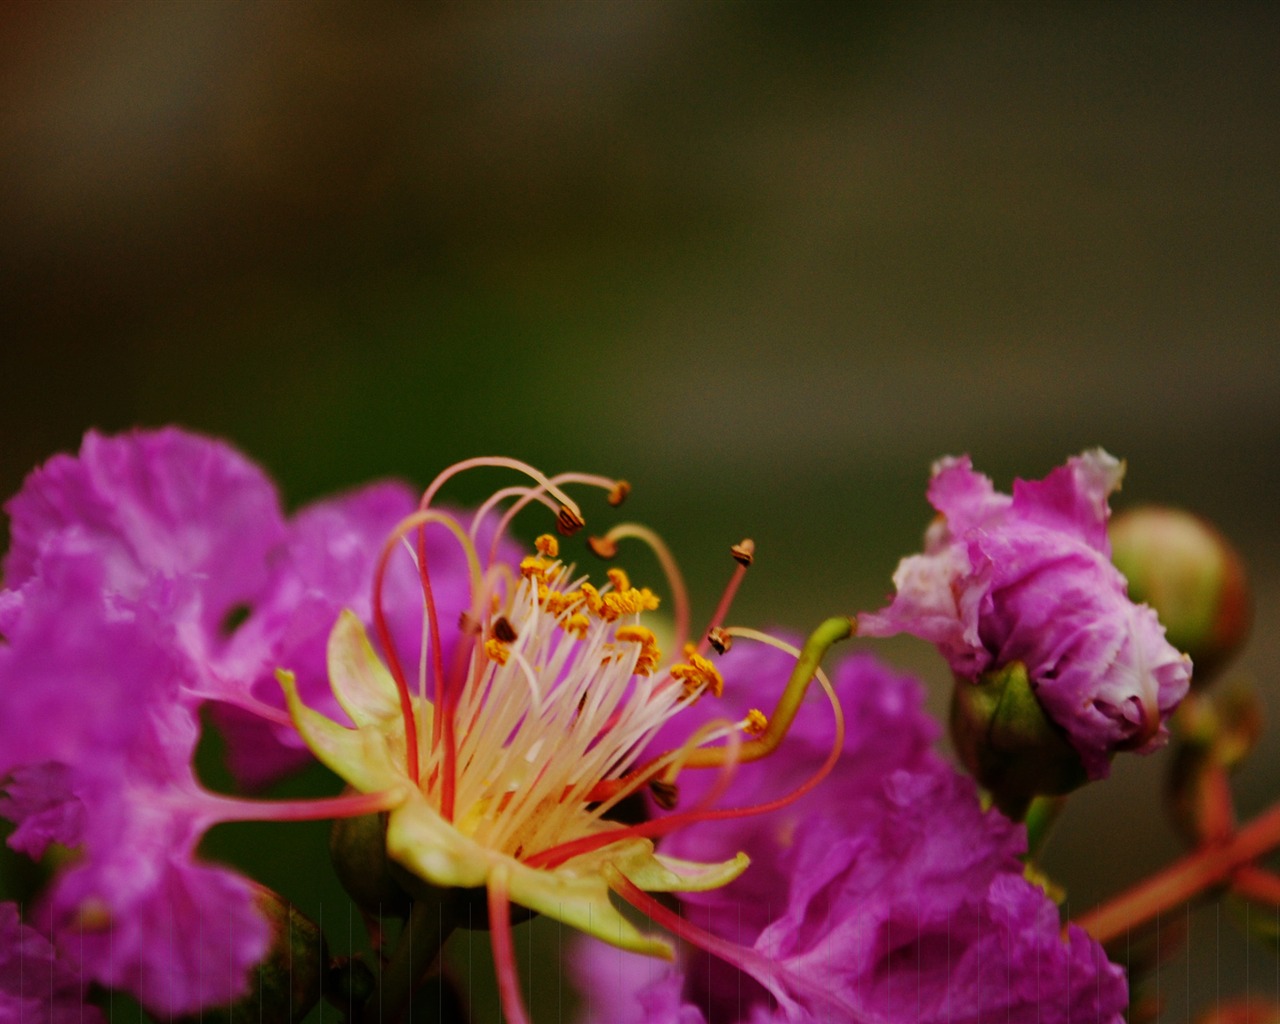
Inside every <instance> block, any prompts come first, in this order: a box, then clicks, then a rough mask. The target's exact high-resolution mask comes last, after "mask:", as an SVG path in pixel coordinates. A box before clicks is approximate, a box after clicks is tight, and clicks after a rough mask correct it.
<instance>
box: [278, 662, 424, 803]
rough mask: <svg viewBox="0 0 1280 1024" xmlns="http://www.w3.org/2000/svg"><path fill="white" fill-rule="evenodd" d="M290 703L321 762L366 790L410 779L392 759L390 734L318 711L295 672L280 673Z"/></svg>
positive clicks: (296, 722)
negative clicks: (302, 690) (345, 723)
mask: <svg viewBox="0 0 1280 1024" xmlns="http://www.w3.org/2000/svg"><path fill="white" fill-rule="evenodd" d="M276 679H277V680H279V682H280V686H281V688H282V689H283V690H284V695H285V700H286V701H287V702H288V705H289V717H290V718H292V719H293V724H294V726H295V727H296V728H297V730H298V733H299V735H301V736H302V739H303V741H304V742H305V743H306V744H307V747H308V748H309V749H310V750H311V753H313V754H315V756H316V758H317V759H318V760H319V761H320V763H321V764H323V765H325V767H327V768H329V769H330V770H332V771H333V772H335V773H336V774H337V775H339V776H340V777H341V778H342V779H343V780H345V781H346V782H348V783H350V784H351V785H352V786H354V787H355V788H356V789H358V790H360V792H362V793H373V792H376V791H378V790H380V789H390V788H392V787H393V786H396V785H403V784H405V783H406V782H407V778H406V776H405V773H404V770H403V769H402V768H401V767H400V766H399V765H398V764H396V763H395V762H393V761H392V759H391V756H390V750H389V748H388V745H387V740H386V737H385V736H383V734H382V733H380V732H379V731H378V730H376V729H374V728H366V729H348V728H346V727H345V726H341V725H339V724H338V723H337V722H333V721H331V720H329V719H328V718H325V716H324V715H322V714H320V713H319V712H317V711H312V710H311V709H310V708H309V707H307V706H306V705H305V704H303V703H302V698H301V697H299V696H298V686H297V682H296V681H295V679H294V675H293V673H292V672H286V671H284V670H283V669H281V670H279V671H277V672H276Z"/></svg>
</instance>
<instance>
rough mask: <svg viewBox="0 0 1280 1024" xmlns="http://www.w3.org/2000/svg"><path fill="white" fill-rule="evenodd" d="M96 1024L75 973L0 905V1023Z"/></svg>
mask: <svg viewBox="0 0 1280 1024" xmlns="http://www.w3.org/2000/svg"><path fill="white" fill-rule="evenodd" d="M27 1021H31V1022H35V1021H41V1022H43V1024H102V1021H103V1016H102V1014H101V1013H100V1012H99V1011H98V1009H97V1008H96V1007H93V1006H86V1005H85V1002H84V983H83V982H82V981H81V980H80V977H79V974H78V972H77V971H76V970H75V969H74V968H72V967H69V966H68V965H67V964H66V963H64V962H63V961H62V960H60V959H59V958H58V955H57V951H56V950H55V949H54V948H53V946H51V945H50V944H49V940H48V939H46V938H45V937H44V936H43V935H41V934H40V933H39V932H38V931H36V930H35V929H34V928H31V927H29V926H27V925H25V924H23V923H22V921H21V920H20V919H19V916H18V908H17V907H16V906H15V905H14V904H12V903H0V1022H3V1024H25V1022H27Z"/></svg>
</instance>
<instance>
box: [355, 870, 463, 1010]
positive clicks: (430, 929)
mask: <svg viewBox="0 0 1280 1024" xmlns="http://www.w3.org/2000/svg"><path fill="white" fill-rule="evenodd" d="M432 894H433V895H431V896H428V897H427V898H425V899H419V900H416V901H415V902H414V904H413V908H412V909H411V910H410V911H409V919H408V920H407V921H406V922H405V925H404V928H403V929H402V930H401V932H400V937H399V938H398V939H397V940H396V948H395V952H393V953H392V954H391V960H390V961H389V962H388V963H387V965H386V967H384V968H383V971H382V977H381V979H380V986H379V989H378V991H376V992H374V994H373V995H372V996H370V998H369V1001H368V1002H367V1003H365V1007H364V1013H363V1015H362V1020H363V1022H364V1024H386V1022H390V1021H398V1020H400V1019H401V1018H402V1016H403V1014H404V1013H405V1012H406V1011H407V1010H408V1008H409V1001H410V999H411V998H412V997H413V991H414V989H415V988H417V986H418V983H419V981H420V980H421V978H422V976H423V975H424V974H425V973H426V971H427V969H428V968H429V967H430V966H431V965H432V964H433V963H435V961H436V958H437V957H438V956H439V955H440V949H441V947H443V946H444V944H445V941H446V940H447V939H448V938H449V936H450V935H451V934H452V933H453V930H454V929H455V928H456V927H457V926H458V924H459V920H458V908H457V900H456V898H455V894H454V893H452V892H450V891H447V890H432Z"/></svg>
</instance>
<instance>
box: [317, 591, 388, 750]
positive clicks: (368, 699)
mask: <svg viewBox="0 0 1280 1024" xmlns="http://www.w3.org/2000/svg"><path fill="white" fill-rule="evenodd" d="M328 661H329V685H330V686H332V687H333V695H334V696H335V697H337V698H338V703H339V704H341V705H342V710H343V711H345V712H346V713H347V714H348V715H350V716H351V721H353V722H355V724H356V725H357V726H365V725H374V724H382V723H384V722H386V721H388V720H389V719H393V718H395V719H398V718H400V692H399V691H398V690H397V689H396V682H395V680H394V679H393V678H392V676H391V673H390V672H388V671H387V667H386V666H385V665H383V663H382V659H380V658H379V657H378V655H377V654H376V653H375V652H374V650H373V645H372V644H370V643H369V635H368V634H367V633H366V632H365V629H364V624H363V623H362V622H361V621H360V619H359V618H358V617H357V616H356V614H355V613H354V612H352V611H351V610H350V609H343V611H342V614H341V615H339V616H338V621H337V622H336V623H334V626H333V630H332V632H330V634H329V646H328Z"/></svg>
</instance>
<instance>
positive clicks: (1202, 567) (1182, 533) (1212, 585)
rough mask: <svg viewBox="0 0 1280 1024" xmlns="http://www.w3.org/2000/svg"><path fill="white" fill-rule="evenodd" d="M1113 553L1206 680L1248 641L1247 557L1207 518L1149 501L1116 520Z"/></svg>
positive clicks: (1198, 678)
mask: <svg viewBox="0 0 1280 1024" xmlns="http://www.w3.org/2000/svg"><path fill="white" fill-rule="evenodd" d="M1110 535H1111V559H1112V561H1113V562H1114V563H1115V565H1116V568H1118V569H1119V570H1120V572H1121V573H1123V574H1124V577H1125V579H1127V580H1128V581H1129V596H1130V598H1132V599H1133V600H1134V601H1138V602H1145V603H1146V604H1149V605H1151V607H1152V608H1154V609H1155V610H1156V612H1157V614H1158V615H1159V616H1160V621H1161V622H1162V623H1163V624H1164V627H1165V630H1166V636H1167V637H1168V639H1169V642H1170V643H1171V644H1173V646H1174V647H1176V648H1178V649H1179V650H1180V651H1183V652H1185V653H1186V654H1189V655H1190V656H1191V660H1192V661H1193V662H1194V663H1195V666H1196V671H1195V675H1194V677H1193V683H1194V684H1195V685H1196V686H1197V688H1198V687H1201V686H1203V685H1204V684H1205V682H1206V681H1207V680H1208V679H1209V678H1210V677H1211V676H1212V675H1213V673H1214V672H1215V671H1216V670H1217V669H1218V668H1220V667H1221V666H1222V665H1223V664H1224V663H1225V662H1226V661H1227V660H1228V659H1229V658H1230V657H1231V655H1233V654H1234V653H1235V652H1236V651H1237V650H1238V649H1239V647H1240V646H1241V644H1243V643H1244V640H1245V637H1246V636H1247V634H1248V632H1249V620H1250V617H1251V616H1250V603H1251V602H1250V595H1249V583H1248V579H1247V578H1246V576H1245V570H1244V562H1243V561H1242V560H1241V558H1240V555H1239V554H1238V553H1237V552H1236V550H1235V549H1234V548H1233V547H1232V546H1231V544H1230V543H1228V541H1227V540H1226V539H1225V538H1224V537H1223V536H1222V534H1220V533H1219V532H1218V531H1217V530H1215V529H1214V528H1213V527H1212V526H1210V525H1209V524H1208V523H1207V522H1205V521H1204V520H1203V519H1200V518H1199V517H1197V516H1194V515H1192V514H1191V513H1190V512H1184V511H1182V510H1180V509H1174V508H1159V507H1156V506H1148V507H1142V508H1134V509H1131V510H1129V511H1126V512H1124V513H1122V514H1120V515H1117V516H1116V517H1115V519H1114V520H1112V522H1111V529H1110Z"/></svg>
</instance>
